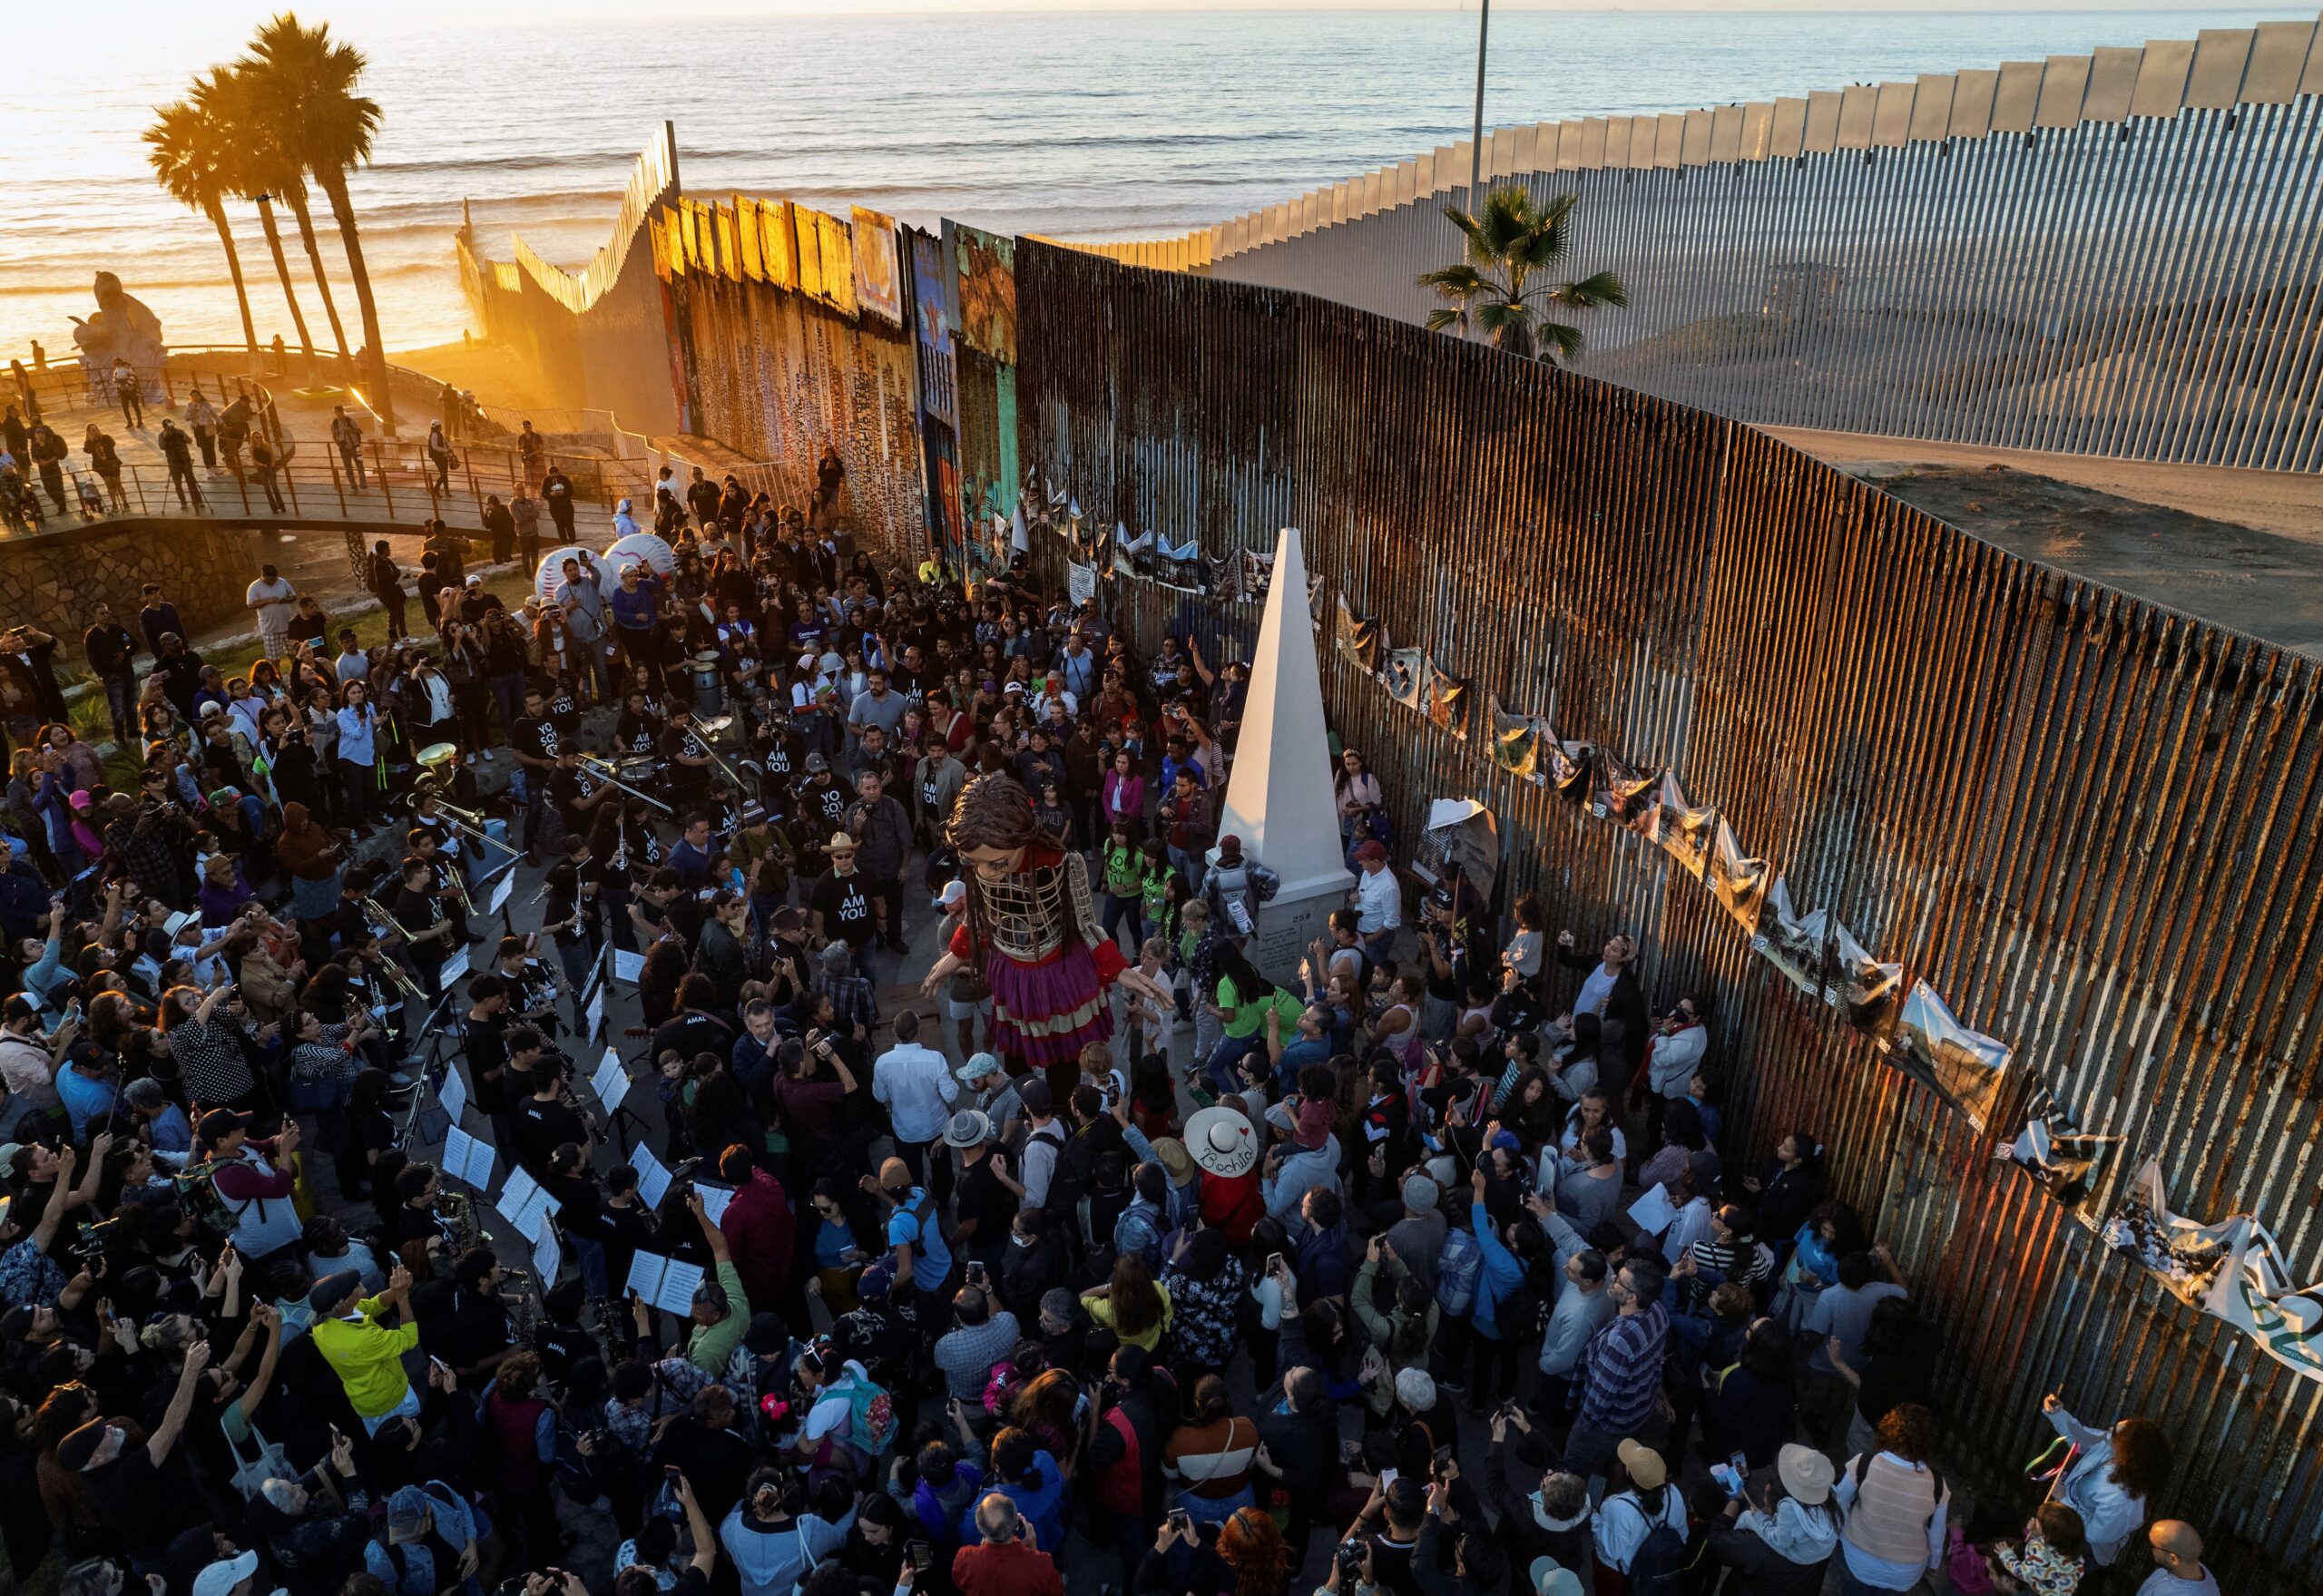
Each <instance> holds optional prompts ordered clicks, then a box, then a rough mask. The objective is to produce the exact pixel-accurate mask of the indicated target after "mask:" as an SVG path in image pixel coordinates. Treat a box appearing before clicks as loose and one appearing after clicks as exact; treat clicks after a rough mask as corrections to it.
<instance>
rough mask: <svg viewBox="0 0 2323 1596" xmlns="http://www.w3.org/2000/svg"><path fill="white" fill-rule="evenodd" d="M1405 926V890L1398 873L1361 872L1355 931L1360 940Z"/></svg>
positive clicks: (1358, 879)
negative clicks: (1362, 937)
mask: <svg viewBox="0 0 2323 1596" xmlns="http://www.w3.org/2000/svg"><path fill="white" fill-rule="evenodd" d="M1403 923H1404V889H1403V886H1402V884H1401V883H1399V882H1398V881H1397V879H1396V872H1395V870H1394V869H1393V868H1392V867H1390V868H1385V869H1380V870H1360V871H1358V872H1357V873H1356V878H1355V929H1356V934H1357V935H1360V936H1377V935H1379V934H1380V933H1381V932H1382V931H1393V930H1395V929H1396V928H1397V926H1399V925H1402V924H1403Z"/></svg>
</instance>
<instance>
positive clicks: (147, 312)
mask: <svg viewBox="0 0 2323 1596" xmlns="http://www.w3.org/2000/svg"><path fill="white" fill-rule="evenodd" d="M96 296H97V313H96V314H95V315H94V316H92V317H90V318H88V319H87V320H86V321H83V320H82V319H81V318H79V317H77V316H75V317H74V318H73V342H74V344H75V345H76V346H78V347H79V348H80V351H81V373H82V376H83V377H85V378H87V380H88V382H89V386H90V391H91V392H92V393H101V394H103V395H105V396H107V397H110V396H111V395H112V393H113V362H114V361H115V360H126V361H128V362H129V364H130V365H131V366H132V367H134V368H135V369H136V372H137V375H138V376H139V377H141V378H142V379H143V381H144V387H145V397H147V398H149V399H153V400H159V399H160V398H161V397H162V363H163V362H164V361H166V360H167V359H168V358H169V353H170V351H169V347H168V346H167V345H166V344H164V343H163V342H162V318H160V317H158V316H156V315H154V314H153V312H152V310H151V309H150V308H147V306H146V304H145V302H144V301H143V300H142V299H138V298H137V297H136V296H135V295H133V294H132V293H130V292H129V290H127V289H124V288H123V287H122V286H121V279H119V278H117V277H115V276H114V275H113V273H112V272H110V271H100V272H99V273H97V280H96Z"/></svg>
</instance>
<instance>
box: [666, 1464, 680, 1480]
mask: <svg viewBox="0 0 2323 1596" xmlns="http://www.w3.org/2000/svg"><path fill="white" fill-rule="evenodd" d="M662 1478H663V1479H665V1480H667V1481H669V1482H670V1483H671V1484H672V1485H674V1484H676V1483H678V1465H677V1464H665V1465H664V1466H663V1467H662Z"/></svg>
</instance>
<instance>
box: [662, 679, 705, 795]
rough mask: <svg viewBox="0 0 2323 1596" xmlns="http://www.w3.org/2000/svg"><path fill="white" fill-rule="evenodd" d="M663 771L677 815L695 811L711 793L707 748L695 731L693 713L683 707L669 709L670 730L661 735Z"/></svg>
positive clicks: (680, 705) (676, 705)
mask: <svg viewBox="0 0 2323 1596" xmlns="http://www.w3.org/2000/svg"><path fill="white" fill-rule="evenodd" d="M662 771H663V773H664V774H665V775H666V776H667V777H668V778H669V782H670V794H671V801H672V805H673V807H674V808H676V809H677V811H678V812H679V813H680V814H684V813H685V812H686V811H687V810H689V809H691V808H698V807H699V806H700V805H701V798H702V795H703V794H704V793H706V792H708V791H709V790H710V776H711V762H710V744H709V743H708V742H707V741H705V740H704V739H703V738H702V735H701V732H700V731H698V730H696V729H694V724H693V713H692V711H691V710H688V709H687V708H686V707H685V706H684V705H683V704H675V705H672V706H671V710H670V726H669V729H668V730H666V731H664V732H662Z"/></svg>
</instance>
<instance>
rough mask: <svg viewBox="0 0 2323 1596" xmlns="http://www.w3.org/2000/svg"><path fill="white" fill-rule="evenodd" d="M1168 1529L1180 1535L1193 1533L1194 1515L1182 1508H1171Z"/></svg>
mask: <svg viewBox="0 0 2323 1596" xmlns="http://www.w3.org/2000/svg"><path fill="white" fill-rule="evenodd" d="M1170 1527H1171V1529H1173V1530H1175V1531H1177V1532H1178V1533H1180V1534H1181V1535H1191V1534H1192V1533H1193V1532H1194V1515H1193V1514H1191V1513H1188V1512H1187V1511H1186V1510H1185V1509H1184V1508H1182V1507H1173V1508H1171V1510H1170Z"/></svg>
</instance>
